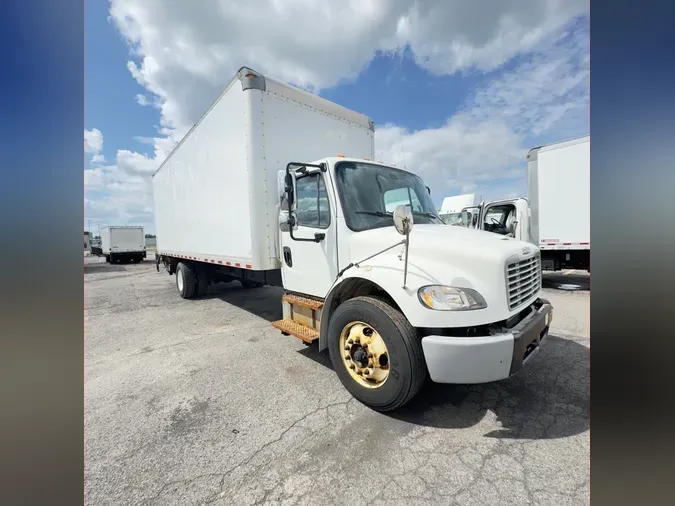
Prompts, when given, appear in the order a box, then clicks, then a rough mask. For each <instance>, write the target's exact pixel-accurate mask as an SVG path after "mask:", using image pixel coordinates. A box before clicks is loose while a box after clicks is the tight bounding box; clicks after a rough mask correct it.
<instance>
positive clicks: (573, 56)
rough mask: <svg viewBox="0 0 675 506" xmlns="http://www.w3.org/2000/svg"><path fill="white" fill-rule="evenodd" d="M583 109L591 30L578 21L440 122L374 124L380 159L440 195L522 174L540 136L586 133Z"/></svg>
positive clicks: (586, 98)
mask: <svg viewBox="0 0 675 506" xmlns="http://www.w3.org/2000/svg"><path fill="white" fill-rule="evenodd" d="M588 107H589V68H588V32H587V30H586V28H583V27H582V28H580V29H578V30H576V31H574V32H571V33H564V34H562V35H558V36H556V37H555V38H553V39H552V40H547V41H545V43H544V44H543V45H542V46H541V47H540V48H539V50H538V51H537V52H535V53H534V54H532V55H531V56H529V57H527V58H524V59H523V61H522V62H521V63H520V64H519V65H517V66H515V68H513V70H510V71H508V72H506V73H503V74H501V75H499V76H497V77H494V78H492V79H490V80H489V81H487V82H486V83H485V84H484V85H483V86H482V87H480V88H479V89H478V90H476V92H475V93H474V94H473V95H472V96H471V97H470V99H469V100H467V102H466V104H465V106H464V107H463V108H462V110H461V111H459V112H458V113H456V114H455V115H454V116H452V117H451V118H450V119H449V120H448V121H447V123H446V124H445V125H443V126H442V127H440V128H434V129H425V130H420V131H413V132H411V131H406V130H405V129H403V128H400V127H398V126H395V125H385V126H384V127H382V128H380V127H378V128H377V129H376V132H375V139H376V150H377V159H378V160H384V161H390V162H392V163H394V164H396V165H397V166H403V165H405V166H406V167H407V168H408V169H409V170H413V171H414V172H416V173H418V174H419V175H420V176H422V177H423V178H424V179H425V181H426V182H427V184H428V185H430V186H431V188H432V189H433V190H434V193H435V195H436V197H438V198H439V199H440V198H442V196H446V195H452V194H457V193H464V192H471V191H475V190H476V189H477V188H479V187H481V186H484V185H485V184H486V182H487V181H491V180H501V179H511V178H515V177H522V176H523V175H524V172H525V155H526V154H527V151H528V150H529V149H531V148H533V147H535V144H533V143H535V142H536V141H537V140H538V139H547V141H548V140H562V139H565V138H568V137H571V136H576V135H583V134H586V133H588V110H589V109H588ZM549 137H554V138H553V139H549ZM519 188H523V186H522V185H519ZM503 191H504V192H505V193H504V194H503V195H501V196H503V197H505V196H506V193H507V189H506V188H504V190H503ZM499 197H500V196H499V195H496V196H495V197H494V198H499Z"/></svg>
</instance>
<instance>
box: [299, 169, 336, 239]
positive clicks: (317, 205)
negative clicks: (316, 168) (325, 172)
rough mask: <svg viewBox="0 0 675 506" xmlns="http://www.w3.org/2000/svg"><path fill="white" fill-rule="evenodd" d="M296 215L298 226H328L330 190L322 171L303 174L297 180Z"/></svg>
mask: <svg viewBox="0 0 675 506" xmlns="http://www.w3.org/2000/svg"><path fill="white" fill-rule="evenodd" d="M296 193H297V197H296V206H297V207H296V209H297V211H296V216H297V222H298V226H301V227H310V228H328V225H330V206H329V204H328V192H327V191H326V185H325V184H324V181H323V177H322V176H321V174H320V173H318V172H315V173H313V174H308V175H306V176H301V177H299V178H298V179H297V181H296Z"/></svg>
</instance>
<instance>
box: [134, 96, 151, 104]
mask: <svg viewBox="0 0 675 506" xmlns="http://www.w3.org/2000/svg"><path fill="white" fill-rule="evenodd" d="M136 102H138V103H139V105H142V106H146V105H150V101H149V100H148V97H146V96H145V95H142V94H140V93H138V94H137V95H136Z"/></svg>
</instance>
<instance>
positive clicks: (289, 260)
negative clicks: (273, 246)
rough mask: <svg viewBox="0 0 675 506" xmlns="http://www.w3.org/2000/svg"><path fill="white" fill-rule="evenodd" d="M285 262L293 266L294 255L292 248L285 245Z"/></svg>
mask: <svg viewBox="0 0 675 506" xmlns="http://www.w3.org/2000/svg"><path fill="white" fill-rule="evenodd" d="M284 262H286V265H288V266H289V267H293V255H291V248H289V247H288V246H284Z"/></svg>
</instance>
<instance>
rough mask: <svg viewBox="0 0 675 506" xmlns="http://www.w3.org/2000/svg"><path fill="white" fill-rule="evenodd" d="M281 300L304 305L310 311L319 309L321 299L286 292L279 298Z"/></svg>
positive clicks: (321, 303) (321, 302) (295, 304)
mask: <svg viewBox="0 0 675 506" xmlns="http://www.w3.org/2000/svg"><path fill="white" fill-rule="evenodd" d="M281 300H282V302H288V303H289V304H292V305H294V306H300V307H306V308H308V309H311V310H312V311H316V310H317V309H321V308H322V307H323V301H322V300H317V299H310V298H309V297H301V296H300V295H293V294H286V295H284V296H283V297H282V298H281Z"/></svg>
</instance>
